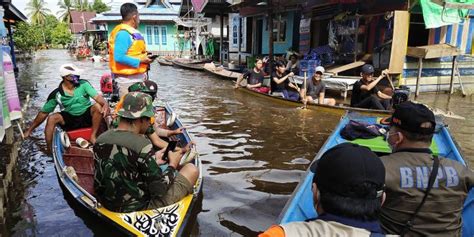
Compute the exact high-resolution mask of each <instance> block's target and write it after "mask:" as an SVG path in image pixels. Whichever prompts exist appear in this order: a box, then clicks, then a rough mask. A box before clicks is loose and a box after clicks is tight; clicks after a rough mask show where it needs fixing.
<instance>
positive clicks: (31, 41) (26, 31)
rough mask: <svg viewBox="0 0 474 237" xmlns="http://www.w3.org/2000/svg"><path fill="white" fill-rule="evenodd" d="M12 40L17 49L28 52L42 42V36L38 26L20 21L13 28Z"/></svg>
mask: <svg viewBox="0 0 474 237" xmlns="http://www.w3.org/2000/svg"><path fill="white" fill-rule="evenodd" d="M13 41H14V42H15V47H17V48H18V49H20V50H23V51H28V52H30V51H33V50H36V49H38V48H39V46H40V45H41V43H42V42H43V36H42V34H41V31H40V30H39V29H38V27H34V26H31V25H28V24H27V23H25V22H20V23H18V24H17V26H16V28H15V32H14V34H13Z"/></svg>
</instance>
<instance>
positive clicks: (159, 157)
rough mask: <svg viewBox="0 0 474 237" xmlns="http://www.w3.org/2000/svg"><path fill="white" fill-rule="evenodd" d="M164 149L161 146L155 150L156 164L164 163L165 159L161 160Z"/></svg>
mask: <svg viewBox="0 0 474 237" xmlns="http://www.w3.org/2000/svg"><path fill="white" fill-rule="evenodd" d="M165 150H166V148H163V149H161V150H159V151H157V152H155V161H156V164H158V165H162V164H165V163H166V161H164V160H163V154H165Z"/></svg>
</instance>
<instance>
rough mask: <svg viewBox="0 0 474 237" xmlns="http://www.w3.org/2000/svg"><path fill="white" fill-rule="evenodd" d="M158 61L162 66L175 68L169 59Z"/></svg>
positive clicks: (161, 58) (158, 59)
mask: <svg viewBox="0 0 474 237" xmlns="http://www.w3.org/2000/svg"><path fill="white" fill-rule="evenodd" d="M156 61H157V62H158V63H159V64H160V66H173V62H172V61H171V60H169V59H167V58H163V57H159V58H157V59H156Z"/></svg>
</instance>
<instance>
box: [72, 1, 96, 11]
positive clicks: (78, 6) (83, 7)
mask: <svg viewBox="0 0 474 237" xmlns="http://www.w3.org/2000/svg"><path fill="white" fill-rule="evenodd" d="M74 10H76V11H80V12H84V11H93V10H92V6H91V4H89V1H88V0H74Z"/></svg>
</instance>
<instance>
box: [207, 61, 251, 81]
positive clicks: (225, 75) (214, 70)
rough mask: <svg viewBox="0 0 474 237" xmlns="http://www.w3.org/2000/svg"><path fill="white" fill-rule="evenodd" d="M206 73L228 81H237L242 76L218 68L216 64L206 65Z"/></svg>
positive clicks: (238, 73)
mask: <svg viewBox="0 0 474 237" xmlns="http://www.w3.org/2000/svg"><path fill="white" fill-rule="evenodd" d="M204 71H206V72H208V73H210V74H212V75H215V76H218V77H220V78H222V79H226V80H237V79H238V78H239V77H241V76H242V73H240V72H234V71H229V70H227V69H225V68H223V67H217V66H216V65H215V64H214V63H212V62H211V63H206V64H204Z"/></svg>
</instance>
